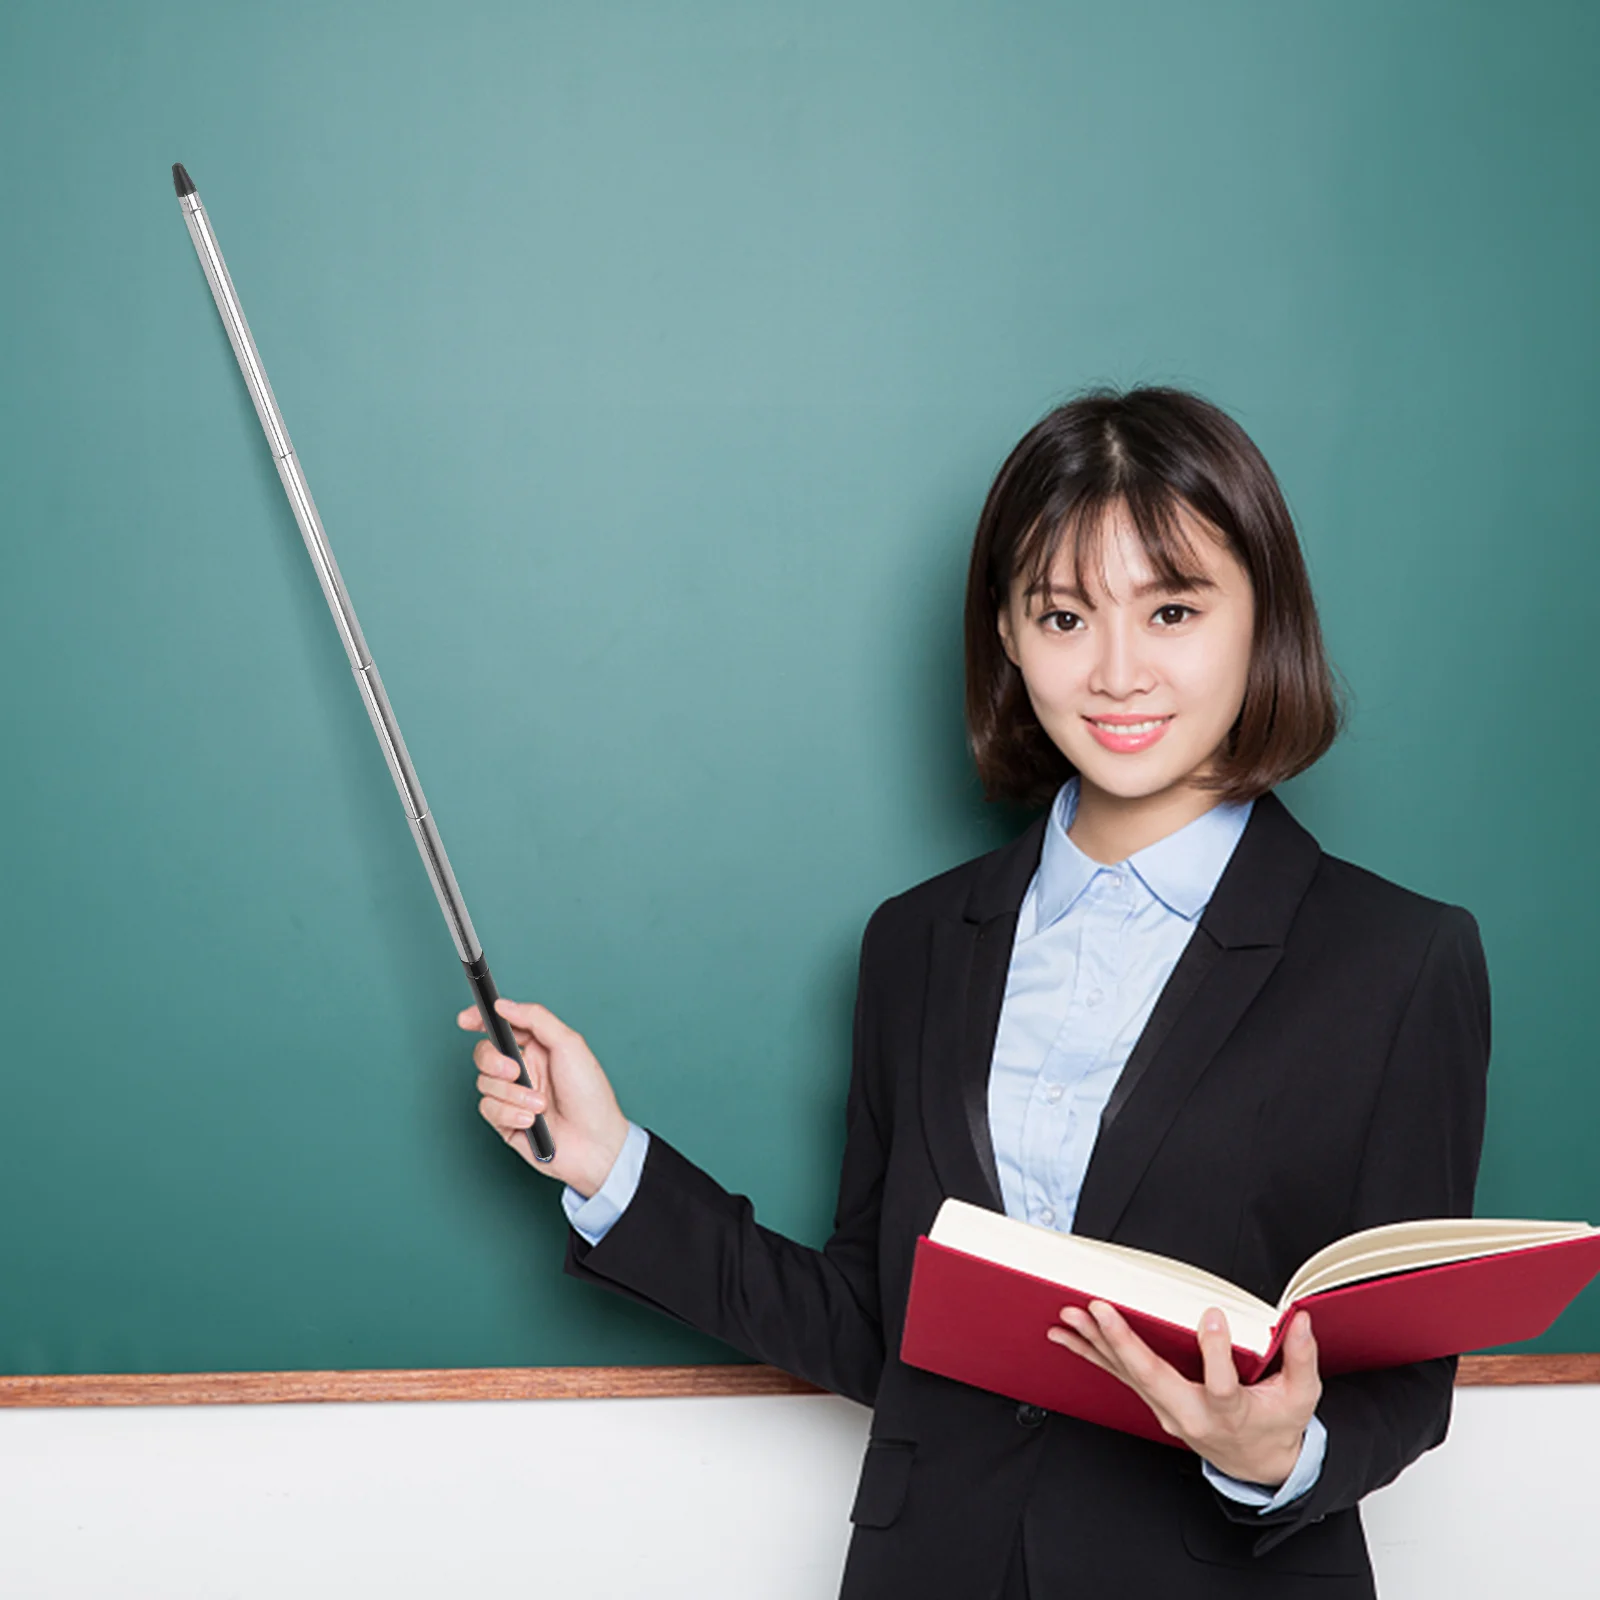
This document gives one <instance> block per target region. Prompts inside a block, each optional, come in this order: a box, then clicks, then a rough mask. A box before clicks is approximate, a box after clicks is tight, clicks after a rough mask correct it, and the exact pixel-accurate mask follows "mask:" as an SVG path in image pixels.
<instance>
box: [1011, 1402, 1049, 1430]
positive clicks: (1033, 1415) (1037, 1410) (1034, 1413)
mask: <svg viewBox="0 0 1600 1600" xmlns="http://www.w3.org/2000/svg"><path fill="white" fill-rule="evenodd" d="M1044 1419H1045V1409H1044V1407H1043V1406H1030V1405H1020V1406H1018V1407H1017V1421H1018V1422H1019V1423H1020V1424H1021V1425H1022V1426H1023V1427H1024V1428H1037V1427H1038V1426H1039V1424H1040V1423H1041V1422H1043V1421H1044Z"/></svg>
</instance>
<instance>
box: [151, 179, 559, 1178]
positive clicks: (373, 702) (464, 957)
mask: <svg viewBox="0 0 1600 1600" xmlns="http://www.w3.org/2000/svg"><path fill="white" fill-rule="evenodd" d="M172 183H173V187H174V188H175V189H176V190H177V191H178V205H179V207H180V209H181V210H182V212H183V220H184V222H185V224H186V225H187V227H188V229H189V237H190V238H191V239H192V240H193V241H194V248H195V254H196V255H198V256H199V257H200V265H201V267H202V268H203V269H204V271H205V275H206V282H207V283H208V284H210V285H211V296H212V298H213V299H214V300H215V301H216V302H217V312H218V314H219V315H220V316H221V318H222V326H223V327H224V328H225V329H226V330H227V334H228V342H229V343H230V344H231V345H232V346H233V353H234V355H235V356H237V357H238V360H239V370H240V372H242V373H243V374H244V381H245V387H246V388H247V389H249V391H250V398H251V400H252V401H253V402H254V403H255V408H256V415H257V416H258V417H259V418H260V419H261V427H262V431H263V432H264V433H265V434H266V436H267V444H268V445H269V446H270V447H271V450H272V459H273V462H274V464H275V465H276V466H277V469H278V477H279V478H280V479H281V480H282V481H283V491H284V493H285V494H287V495H288V497H289V506H290V509H291V510H292V511H293V512H294V520H295V521H296V522H297V523H299V525H300V535H301V537H302V538H303V539H304V540H305V543H306V552H307V554H309V555H310V557H311V564H312V566H313V567H315V568H316V571H317V581H318V582H319V583H320V584H321V585H322V593H323V595H324V596H325V597H326V599H327V602H328V609H329V610H330V611H331V612H332V613H333V622H334V626H335V627H336V628H337V629H338V630H339V640H340V642H341V643H342V644H343V645H344V652H345V654H346V655H347V656H349V658H350V670H351V671H352V672H353V673H354V674H355V679H356V684H357V687H358V688H359V689H360V690H361V700H362V703H363V704H364V705H365V706H366V708H367V716H368V717H369V718H371V720H372V731H373V732H374V733H375V734H377V736H378V744H379V746H380V747H381V748H382V750H383V757H384V760H385V761H387V762H388V763H389V776H390V777H392V778H393V779H394V786H395V788H396V789H397V790H398V791H399V794H400V803H401V804H402V805H403V806H404V807H405V811H406V821H407V822H408V823H409V824H410V825H411V837H412V838H413V839H415V840H416V842H417V852H418V854H420V855H421V857H422V864H423V866H424V867H426V868H427V869H428V881H429V882H430V883H431V884H432V885H433V892H434V894H436V895H437V896H438V897H439V909H440V910H441V911H442V912H443V913H444V920H445V922H446V923H447V924H448V926H449V928H450V937H451V938H452V939H454V940H455V945H456V952H457V953H458V954H459V955H460V957H461V965H462V967H463V968H464V969H465V971H466V974H467V982H468V983H469V984H471V985H472V992H473V995H474V996H475V997H476V999H477V1002H478V1012H479V1014H480V1015H481V1016H482V1018H483V1020H484V1025H485V1026H486V1027H487V1028H488V1029H489V1031H490V1034H491V1036H492V1037H493V1039H494V1044H495V1048H496V1049H497V1050H498V1051H499V1052H500V1053H501V1054H502V1055H505V1056H509V1057H510V1058H511V1059H512V1060H513V1061H515V1062H517V1063H518V1064H519V1065H520V1066H521V1068H522V1082H523V1084H524V1085H525V1086H527V1087H528V1088H532V1087H533V1080H532V1078H531V1077H530V1076H529V1073H528V1066H527V1063H526V1062H525V1061H523V1059H522V1052H521V1051H520V1050H519V1049H518V1048H517V1041H516V1039H515V1037H514V1036H513V1034H512V1032H511V1025H510V1024H509V1023H508V1022H507V1021H506V1019H505V1018H504V1017H502V1016H501V1015H500V1014H499V1012H497V1011H496V1010H495V1008H494V1003H495V1001H496V999H498V998H499V992H498V991H497V990H496V988H495V986H494V979H493V978H492V977H491V976H490V973H489V963H488V962H487V961H486V960H485V959H484V954H483V946H482V945H481V944H479V943H478V936H477V934H476V933H475V932H474V931H473V927H472V918H471V917H469V916H468V915H467V903H466V901H465V900H464V899H463V898H462V896H461V888H460V886H459V885H458V884H457V883H456V877H455V874H454V873H453V872H452V871H451V870H450V858H449V857H448V856H447V855H446V854H445V853H444V841H443V840H442V839H441V838H440V837H439V830H438V828H437V827H436V826H435V825H434V821H433V817H432V816H431V815H430V814H429V811H428V802H427V800H426V799H425V798H424V797H423V793H422V785H421V784H420V783H419V782H418V781H417V774H416V769H415V768H414V767H413V766H412V765H411V757H410V755H409V754H408V753H407V751H406V742H405V740H404V739H403V738H401V736H400V724H399V723H398V722H396V721H395V716H394V711H393V709H392V708H391V706H390V705H389V697H388V696H387V695H386V694H385V693H384V692H383V679H382V678H381V677H379V676H378V668H377V666H376V664H375V663H374V662H373V659H372V654H371V652H370V651H369V650H368V649H367V641H366V640H365V639H364V638H363V637H362V636H361V624H360V623H359V622H357V621H356V613H355V607H354V606H352V605H351V604H350V596H349V594H348V593H347V592H346V590H345V586H344V579H343V578H341V577H340V576H339V566H338V563H337V562H336V561H335V560H334V559H333V551H332V550H331V549H330V548H329V546H328V536H327V534H326V533H325V532H324V531H323V527H322V518H321V517H319V516H318V515H317V506H316V502H315V501H314V500H313V499H312V498H311V487H310V485H309V484H308V483H307V482H306V475H305V473H304V472H303V471H302V470H301V468H300V460H299V457H298V456H296V455H295V453H294V446H293V445H292V444H291V443H290V442H289V430H288V429H287V428H286V427H284V425H283V413H282V412H281V411H279V410H278V402H277V400H276V399H275V398H274V396H273V393H272V385H271V384H270V383H268V382H267V369H266V368H265V367H263V366H262V365H261V356H260V353H259V352H258V351H257V350H256V342H255V340H254V339H253V338H251V336H250V325H249V323H247V322H246V321H245V320H244V310H243V308H242V307H241V306H240V304H239V296H238V295H237V294H236V293H235V292H234V288H233V279H232V278H230V277H229V276H228V264H227V263H226V262H225V261H224V260H223V259H222V249H221V247H220V246H219V245H218V244H217V236H216V234H215V233H213V232H212V231H211V219H210V218H209V217H207V215H206V208H205V207H204V206H203V205H201V204H200V196H199V195H198V194H197V193H196V192H195V187H194V183H193V182H192V181H191V179H190V177H189V174H188V173H187V172H185V171H184V169H183V167H182V165H181V164H178V165H174V167H173V169H172ZM528 1135H529V1143H530V1144H531V1146H532V1149H533V1153H534V1155H535V1157H536V1158H537V1159H538V1160H540V1161H549V1160H550V1159H551V1158H552V1157H553V1156H554V1155H555V1153H556V1147H555V1143H554V1141H553V1140H552V1139H551V1137H550V1130H549V1128H548V1127H546V1125H545V1120H544V1117H543V1115H542V1114H541V1115H540V1116H538V1117H535V1118H534V1123H533V1126H532V1127H531V1128H530V1129H529V1130H528Z"/></svg>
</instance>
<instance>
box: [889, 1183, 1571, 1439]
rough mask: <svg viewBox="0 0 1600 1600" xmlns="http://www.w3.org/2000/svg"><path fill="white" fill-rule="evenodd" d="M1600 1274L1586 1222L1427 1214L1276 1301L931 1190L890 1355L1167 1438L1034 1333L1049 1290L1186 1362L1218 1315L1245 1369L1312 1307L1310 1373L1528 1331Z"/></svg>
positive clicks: (1182, 1366)
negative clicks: (1123, 1322) (929, 1215)
mask: <svg viewBox="0 0 1600 1600" xmlns="http://www.w3.org/2000/svg"><path fill="white" fill-rule="evenodd" d="M1597 1273H1600V1228H1593V1227H1591V1226H1589V1224H1588V1223H1584V1222H1535V1221H1520V1220H1507V1219H1501V1218H1487V1217H1431V1218H1426V1219H1424V1220H1421V1221H1416V1222H1395V1223H1389V1224H1387V1225H1386V1226H1384V1227H1379V1228H1367V1229H1364V1230H1363V1231H1362V1232H1360V1233H1353V1234H1350V1235H1348V1236H1347V1237H1346V1238H1343V1239H1339V1240H1336V1241H1335V1242H1334V1243H1333V1244H1331V1245H1328V1246H1327V1247H1326V1248H1325V1249H1323V1250H1319V1251H1318V1252H1317V1253H1316V1254H1315V1255H1314V1256H1312V1257H1311V1259H1310V1260H1309V1261H1307V1262H1306V1263H1305V1264H1304V1265H1303V1266H1302V1267H1301V1268H1300V1270H1299V1271H1298V1272H1296V1273H1295V1275H1294V1276H1293V1278H1291V1279H1290V1280H1289V1283H1288V1286H1287V1287H1286V1288H1285V1289H1284V1291H1283V1294H1282V1295H1281V1296H1280V1297H1279V1300H1278V1302H1277V1304H1276V1305H1270V1304H1268V1303H1267V1302H1266V1301H1265V1300H1259V1299H1257V1298H1256V1297H1255V1296H1254V1295H1252V1294H1249V1293H1247V1292H1246V1291H1245V1290H1243V1289H1241V1288H1239V1287H1238V1286H1237V1285H1236V1284H1232V1283H1229V1282H1228V1281H1227V1280H1226V1279H1224V1278H1219V1277H1216V1276H1215V1275H1214V1274H1212V1273H1209V1272H1203V1271H1201V1270H1200V1269H1199V1268H1198V1267H1192V1266H1190V1265H1188V1264H1187V1263H1186V1262H1182V1261H1173V1260H1171V1259H1169V1258H1168V1257H1166V1256H1159V1255H1154V1254H1152V1253H1150V1252H1147V1251H1143V1250H1133V1249H1130V1248H1128V1247H1127V1246H1126V1245H1118V1244H1108V1243H1106V1242H1105V1241H1103V1240H1100V1239H1087V1238H1082V1237H1080V1236H1079V1235H1077V1234H1070V1233H1056V1232H1054V1231H1052V1230H1050V1229H1048V1228H1039V1227H1035V1226H1033V1225H1032V1224H1031V1223H1027V1222H1019V1221H1017V1220H1016V1219H1015V1218H1013V1217H1007V1216H1004V1215H1002V1214H1001V1213H1000V1212H996V1211H988V1210H985V1209H984V1208H982V1207H981V1206H974V1205H969V1204H968V1203H967V1202H966V1201H964V1200H955V1199H950V1200H946V1201H945V1202H944V1203H943V1205H941V1206H940V1208H939V1214H938V1216H937V1217H936V1218H935V1219H934V1224H933V1227H932V1228H931V1229H930V1231H929V1232H928V1233H927V1234H925V1235H923V1236H922V1237H921V1238H919V1239H918V1241H917V1252H916V1260H915V1263H914V1266H913V1269H912V1277H911V1297H910V1301H909V1303H908V1305H907V1308H906V1325H905V1334H904V1337H903V1339H902V1341H901V1348H900V1357H901V1359H902V1360H903V1361H905V1362H906V1363H908V1364H909V1365H911V1366H915V1367H922V1368H925V1369H926V1370H928V1371H931V1372H937V1373H940V1374H942V1375H943V1376H945V1377H948V1378H955V1379H958V1380H959V1381H961V1382H963V1383H971V1384H976V1385H977V1386H978V1387H979V1388H984V1389H992V1390H993V1391H995V1392H996V1393H998V1394H1003V1395H1008V1396H1010V1397H1011V1398H1012V1399H1016V1400H1026V1401H1030V1402H1031V1403H1033V1404H1035V1405H1041V1406H1045V1407H1047V1408H1048V1409H1050V1410H1055V1411H1064V1412H1067V1413H1068V1414H1070V1415H1072V1416H1077V1417H1082V1418H1084V1419H1085V1420H1087V1421H1090V1422H1101V1423H1104V1424H1105V1425H1107V1426H1109V1427H1115V1428H1121V1429H1123V1430H1124V1431H1125V1432H1129V1433H1139V1434H1143V1435H1144V1436H1145V1437H1147V1438H1152V1439H1161V1440H1163V1441H1165V1442H1167V1443H1175V1442H1176V1441H1175V1440H1173V1439H1172V1438H1171V1437H1170V1436H1169V1435H1168V1434H1166V1433H1164V1432H1163V1431H1162V1429H1161V1426H1160V1424H1159V1423H1158V1422H1156V1420H1155V1418H1154V1416H1153V1415H1152V1414H1151V1412H1150V1411H1149V1408H1148V1407H1146V1406H1145V1404H1144V1402H1143V1401H1142V1400H1140V1399H1139V1397H1138V1396H1137V1395H1136V1394H1134V1392H1133V1391H1132V1390H1131V1389H1129V1388H1128V1387H1127V1386H1126V1385H1125V1384H1123V1383H1122V1382H1121V1381H1120V1380H1119V1379H1116V1378H1114V1377H1112V1376H1111V1375H1110V1374H1109V1373H1106V1372H1103V1371H1102V1370H1101V1369H1100V1368H1098V1367H1096V1366H1094V1365H1093V1363H1091V1362H1089V1361H1086V1360H1084V1359H1083V1358H1082V1357H1080V1356H1077V1355H1074V1354H1073V1353H1072V1352H1071V1351H1070V1350H1068V1349H1066V1348H1065V1346H1063V1345H1058V1344H1056V1343H1055V1342H1054V1341H1052V1340H1049V1339H1047V1338H1046V1337H1045V1332H1046V1330H1047V1329H1049V1328H1051V1327H1060V1326H1062V1324H1061V1322H1060V1311H1061V1308H1062V1307H1063V1306H1068V1305H1077V1306H1085V1305H1087V1304H1088V1302H1089V1301H1090V1300H1109V1301H1110V1302H1111V1303H1112V1304H1113V1305H1115V1306H1116V1307H1117V1308H1118V1309H1119V1310H1120V1311H1121V1312H1122V1313H1123V1315H1124V1316H1125V1317H1126V1318H1127V1319H1128V1322H1129V1324H1130V1325H1131V1326H1132V1327H1133V1328H1134V1330H1135V1331H1136V1332H1137V1333H1138V1334H1139V1336H1140V1337H1141V1338H1142V1339H1144V1340H1145V1342H1146V1343H1147V1344H1149V1345H1150V1346H1151V1348H1152V1349H1154V1350H1155V1351H1156V1353H1157V1354H1159V1355H1161V1356H1162V1357H1164V1358H1165V1359H1166V1360H1168V1361H1170V1362H1172V1364H1173V1365H1174V1366H1176V1367H1177V1368H1178V1369H1179V1370H1180V1371H1182V1372H1183V1373H1184V1374H1185V1375H1186V1376H1187V1377H1189V1378H1191V1379H1198V1378H1199V1377H1200V1373H1201V1358H1200V1347H1199V1341H1198V1339H1197V1337H1196V1331H1195V1330H1196V1329H1197V1327H1198V1326H1199V1322H1200V1318H1201V1316H1202V1314H1203V1313H1204V1312H1205V1310H1206V1309H1207V1307H1209V1306H1218V1307H1220V1308H1221V1309H1222V1310H1223V1312H1224V1313H1226V1315H1227V1318H1228V1327H1229V1331H1230V1333H1231V1336H1232V1339H1233V1346H1234V1364H1235V1366H1236V1367H1237V1368H1238V1371H1239V1376H1240V1377H1241V1379H1243V1380H1244V1381H1245V1382H1247V1383H1253V1382H1254V1381H1255V1380H1256V1379H1257V1378H1260V1377H1262V1376H1264V1375H1265V1374H1266V1373H1267V1372H1268V1371H1269V1370H1271V1369H1272V1368H1273V1367H1275V1366H1276V1365H1277V1359H1278V1353H1279V1348H1280V1346H1281V1344H1282V1341H1283V1337H1284V1335H1285V1334H1286V1333H1287V1332H1288V1328H1289V1324H1290V1322H1291V1321H1292V1320H1293V1317H1294V1313H1295V1312H1296V1311H1298V1310H1300V1309H1301V1308H1304V1309H1305V1310H1307V1311H1309V1312H1310V1314H1311V1327H1312V1332H1313V1333H1314V1334H1315V1335H1316V1339H1317V1359H1318V1370H1319V1371H1320V1372H1321V1373H1322V1375H1323V1376H1324V1377H1327V1376H1331V1375H1335V1374H1338V1373H1341V1372H1355V1371H1360V1370H1362V1369H1364V1368H1371V1367H1390V1366H1403V1365H1405V1364H1407V1363H1409V1362H1413V1361H1424V1360H1429V1359H1431V1358H1433V1357H1435V1356H1446V1355H1458V1354H1460V1353H1461V1352H1462V1351H1465V1350H1479V1349H1483V1348H1484V1347H1485V1346H1488V1345H1498V1344H1513V1343H1515V1342H1516V1341H1518V1340H1520V1339H1531V1338H1533V1337H1534V1336H1535V1335H1537V1334H1540V1333H1543V1332H1544V1331H1545V1329H1546V1328H1548V1327H1549V1326H1550V1324H1551V1323H1552V1322H1554V1321H1555V1319H1556V1317H1557V1316H1559V1315H1560V1313H1561V1312H1562V1311H1563V1310H1564V1309H1565V1308H1566V1307H1567V1305H1568V1304H1570V1302H1571V1301H1572V1300H1573V1298H1574V1297H1575V1296H1576V1295H1577V1294H1578V1293H1579V1291H1580V1290H1581V1289H1583V1287H1584V1286H1585V1285H1586V1284H1587V1283H1588V1282H1589V1281H1590V1279H1592V1278H1593V1277H1594V1276H1595V1275H1596V1274H1597Z"/></svg>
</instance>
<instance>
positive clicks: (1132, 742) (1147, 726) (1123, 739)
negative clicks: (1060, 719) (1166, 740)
mask: <svg viewBox="0 0 1600 1600" xmlns="http://www.w3.org/2000/svg"><path fill="white" fill-rule="evenodd" d="M1173 715H1175V713H1174V714H1173ZM1083 720H1084V721H1085V722H1086V723H1088V725H1089V731H1090V732H1091V733H1092V734H1093V735H1094V737H1095V742H1096V743H1097V744H1099V745H1102V746H1103V747H1104V748H1105V749H1107V750H1114V751H1116V752H1117V753H1118V754H1119V755H1128V754H1131V753H1133V752H1134V751H1137V750H1147V749H1149V747H1150V746H1151V745H1153V744H1154V743H1155V742H1156V740H1158V739H1159V738H1160V737H1161V736H1162V734H1164V733H1165V732H1166V731H1167V724H1168V723H1169V722H1171V721H1172V715H1168V716H1164V717H1129V716H1122V717H1085V718H1084V719H1083Z"/></svg>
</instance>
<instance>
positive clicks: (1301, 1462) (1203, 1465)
mask: <svg viewBox="0 0 1600 1600" xmlns="http://www.w3.org/2000/svg"><path fill="white" fill-rule="evenodd" d="M1327 1448H1328V1430H1327V1429H1326V1428H1325V1427H1323V1425H1322V1418H1321V1417H1319V1416H1316V1415H1313V1416H1312V1418H1311V1421H1310V1422H1308V1423H1307V1424H1306V1436H1305V1438H1304V1439H1302V1440H1301V1441H1300V1456H1299V1459H1298V1460H1297V1461H1296V1462H1295V1464H1294V1470H1293V1471H1292V1472H1291V1473H1290V1474H1289V1476H1288V1477H1287V1478H1285V1479H1284V1480H1283V1484H1282V1487H1280V1488H1278V1489H1276V1490H1274V1489H1268V1488H1266V1487H1264V1486H1263V1485H1261V1484H1259V1483H1245V1482H1244V1481H1243V1480H1242V1479H1240V1478H1230V1477H1229V1476H1228V1475H1227V1473H1225V1472H1218V1471H1217V1469H1216V1468H1215V1467H1214V1466H1212V1465H1211V1463H1210V1462H1209V1461H1207V1460H1205V1459H1204V1457H1202V1458H1201V1461H1200V1470H1201V1471H1202V1472H1203V1473H1204V1474H1205V1476H1206V1482H1208V1483H1209V1484H1210V1485H1211V1487H1212V1488H1213V1489H1215V1490H1217V1492H1218V1493H1219V1494H1225V1495H1227V1497H1228V1498H1229V1499H1230V1500H1237V1501H1239V1502H1240V1503H1241V1504H1243V1505H1247V1506H1255V1507H1256V1508H1257V1510H1259V1511H1260V1512H1261V1513H1262V1514H1263V1515H1265V1514H1266V1513H1267V1512H1268V1511H1277V1510H1279V1509H1280V1508H1281V1507H1283V1506H1286V1505H1288V1503H1289V1502H1290V1501H1291V1500H1297V1499H1299V1497H1300V1496H1301V1495H1303V1494H1304V1493H1305V1492H1306V1490H1307V1489H1309V1488H1310V1487H1311V1486H1312V1484H1314V1483H1315V1482H1316V1481H1317V1477H1318V1475H1319V1474H1320V1473H1321V1471H1322V1457H1323V1455H1324V1453H1325V1452H1326V1450H1327Z"/></svg>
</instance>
